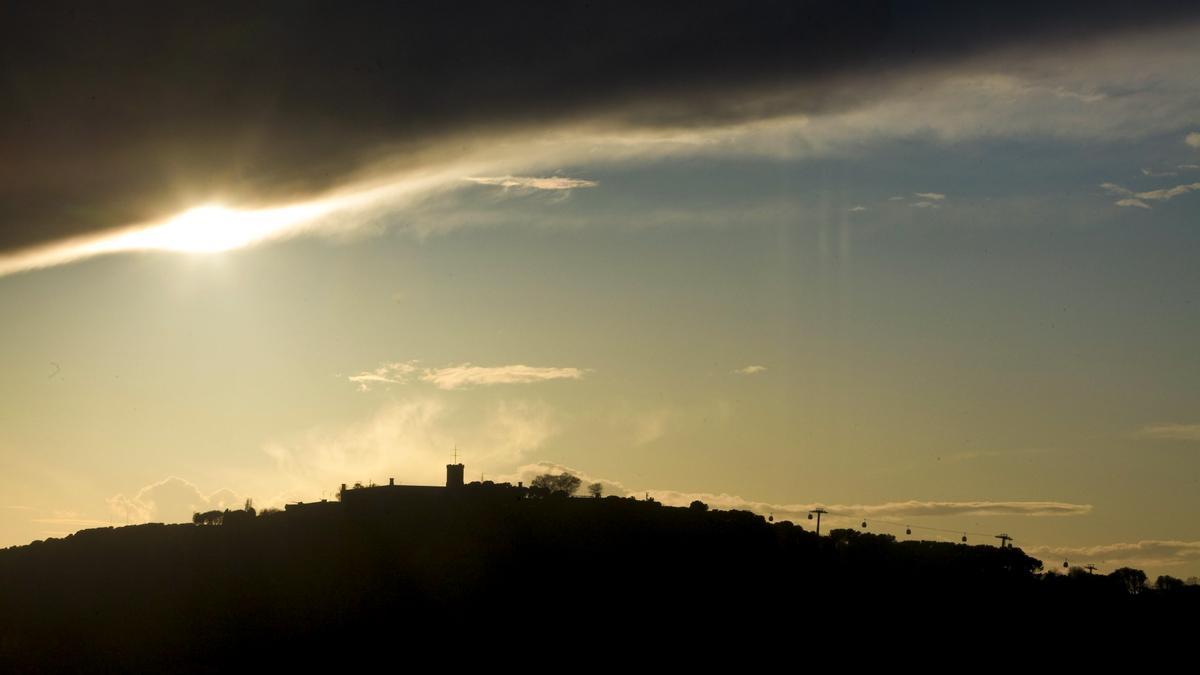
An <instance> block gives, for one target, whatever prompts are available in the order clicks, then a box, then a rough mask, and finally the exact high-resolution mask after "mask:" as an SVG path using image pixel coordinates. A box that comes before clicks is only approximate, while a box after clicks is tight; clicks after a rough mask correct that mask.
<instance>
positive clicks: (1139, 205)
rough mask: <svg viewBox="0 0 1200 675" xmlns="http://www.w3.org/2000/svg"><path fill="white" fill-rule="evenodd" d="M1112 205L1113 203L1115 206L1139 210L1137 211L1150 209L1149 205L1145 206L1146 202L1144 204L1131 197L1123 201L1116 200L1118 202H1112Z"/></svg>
mask: <svg viewBox="0 0 1200 675" xmlns="http://www.w3.org/2000/svg"><path fill="white" fill-rule="evenodd" d="M1114 203H1115V204H1116V205H1117V206H1134V207H1137V208H1139V209H1148V208H1150V205H1149V204H1147V203H1146V202H1144V201H1142V200H1140V199H1134V198H1133V197H1126V198H1125V199H1118V200H1117V201H1116V202H1114Z"/></svg>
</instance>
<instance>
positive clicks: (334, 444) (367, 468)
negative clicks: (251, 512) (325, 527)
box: [263, 394, 561, 504]
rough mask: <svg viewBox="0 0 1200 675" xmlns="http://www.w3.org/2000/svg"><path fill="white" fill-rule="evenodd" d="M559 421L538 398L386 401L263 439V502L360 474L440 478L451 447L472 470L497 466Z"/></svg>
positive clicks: (323, 489)
mask: <svg viewBox="0 0 1200 675" xmlns="http://www.w3.org/2000/svg"><path fill="white" fill-rule="evenodd" d="M560 427H561V424H560V421H559V416H558V414H557V413H556V412H555V411H554V409H553V408H551V407H550V406H548V405H546V404H544V403H541V402H537V401H523V400H503V401H497V402H494V403H491V404H489V405H488V406H486V407H485V408H484V409H482V410H478V409H473V408H470V407H469V406H464V405H462V404H460V403H458V402H456V401H454V400H449V399H447V398H446V397H439V396H438V395H437V394H434V395H429V396H420V397H413V398H408V399H405V400H400V401H394V402H390V403H388V404H387V405H385V406H383V407H382V408H380V409H379V410H378V411H376V412H375V413H374V414H373V415H372V416H370V417H369V418H366V419H363V420H360V421H358V422H356V423H354V424H351V425H348V426H339V427H335V428H325V427H314V428H312V429H309V430H308V431H306V432H304V433H303V434H300V435H299V436H298V437H295V438H290V439H279V440H276V441H273V442H271V443H269V444H267V445H266V446H264V448H263V451H264V453H265V454H266V455H267V456H268V457H269V458H270V459H271V460H272V461H273V462H274V464H275V470H274V471H273V472H272V474H273V476H272V479H271V481H272V482H271V483H270V487H269V489H270V490H271V491H273V495H274V496H272V497H268V498H267V499H265V500H264V503H266V504H281V503H285V502H288V501H296V500H312V499H314V498H315V497H317V496H319V495H322V494H331V492H330V491H331V490H332V489H333V488H335V487H336V486H337V485H338V484H340V483H344V482H354V481H359V480H362V481H369V480H379V481H383V480H386V479H387V478H389V477H396V478H397V480H398V481H403V482H405V483H410V484H427V485H439V484H441V483H442V481H443V480H444V479H445V476H444V474H443V473H442V469H441V467H442V466H444V465H445V464H446V463H447V462H448V461H449V460H450V457H451V455H450V452H451V450H452V449H453V448H455V447H458V448H459V449H460V450H462V455H460V458H462V459H463V460H464V461H465V463H467V464H469V465H470V467H471V471H472V475H476V474H475V473H474V472H476V471H487V472H489V473H490V472H493V471H497V472H498V471H501V470H504V469H507V468H508V467H511V466H513V465H514V464H517V463H519V462H521V461H522V460H523V458H524V457H525V456H526V455H527V454H528V453H530V452H532V451H534V450H536V449H538V448H540V447H541V446H542V445H544V444H545V443H546V441H547V440H549V439H550V438H552V437H553V436H555V435H556V434H557V433H558V432H559V429H560ZM264 491H267V490H266V488H264Z"/></svg>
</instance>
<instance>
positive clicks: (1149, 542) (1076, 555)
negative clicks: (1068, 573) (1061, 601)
mask: <svg viewBox="0 0 1200 675" xmlns="http://www.w3.org/2000/svg"><path fill="white" fill-rule="evenodd" d="M1023 549H1024V551H1025V552H1026V553H1028V554H1029V555H1032V556H1034V557H1036V558H1040V559H1041V560H1043V561H1044V562H1046V563H1049V564H1050V565H1052V566H1057V565H1056V563H1060V562H1061V561H1062V560H1066V561H1068V562H1070V563H1073V564H1078V565H1086V564H1094V565H1098V566H1100V567H1101V568H1114V567H1125V566H1133V567H1171V566H1175V565H1184V564H1187V563H1192V562H1195V561H1196V560H1198V559H1200V541H1180V540H1174V539H1166V540H1162V539H1146V540H1142V541H1137V542H1122V543H1115V544H1101V545H1097V546H1026V547H1023ZM1108 571H1111V569H1109V570H1108Z"/></svg>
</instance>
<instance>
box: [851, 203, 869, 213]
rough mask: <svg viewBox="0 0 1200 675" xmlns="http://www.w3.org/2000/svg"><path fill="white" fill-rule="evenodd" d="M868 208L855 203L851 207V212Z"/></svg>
mask: <svg viewBox="0 0 1200 675" xmlns="http://www.w3.org/2000/svg"><path fill="white" fill-rule="evenodd" d="M866 210H867V207H865V206H863V205H862V204H855V205H854V206H851V207H850V212H851V213H856V212H859V211H866Z"/></svg>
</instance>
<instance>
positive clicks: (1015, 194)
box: [0, 1, 1200, 578]
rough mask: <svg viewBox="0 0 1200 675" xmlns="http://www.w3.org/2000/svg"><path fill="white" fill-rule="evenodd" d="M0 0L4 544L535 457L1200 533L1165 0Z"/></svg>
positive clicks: (622, 489)
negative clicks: (528, 8) (535, 3)
mask: <svg viewBox="0 0 1200 675" xmlns="http://www.w3.org/2000/svg"><path fill="white" fill-rule="evenodd" d="M603 4H604V6H603V7H599V8H597V7H591V6H589V5H586V4H575V3H565V4H557V5H556V6H555V7H554V8H553V9H544V10H541V11H542V12H544V13H540V14H539V13H528V12H518V11H516V10H514V9H512V8H510V7H508V6H504V7H498V6H489V5H485V4H479V5H474V4H470V3H468V4H466V5H464V6H463V7H461V8H458V10H459V11H455V12H453V13H448V12H447V10H446V8H445V7H444V6H434V5H433V4H430V5H428V6H426V5H417V6H407V7H404V8H397V7H379V8H373V9H369V10H361V11H355V12H347V11H346V10H345V9H344V8H341V7H339V6H337V5H336V4H323V3H312V4H305V5H294V4H292V3H269V2H268V3H261V4H257V5H253V6H244V5H243V4H237V5H235V4H229V5H225V4H222V3H211V4H206V5H203V6H199V5H197V6H194V7H186V6H167V7H164V6H161V5H156V4H150V3H147V4H145V5H141V4H139V3H132V4H122V5H121V6H120V7H115V8H114V7H105V6H103V5H100V4H97V5H94V6H93V5H88V6H77V5H72V4H62V5H59V4H56V3H36V4H23V3H14V4H12V5H6V7H5V8H4V9H2V10H0V95H2V97H3V100H4V101H5V102H6V103H5V105H4V107H3V111H0V326H2V327H3V332H2V333H0V335H2V336H3V337H2V338H0V466H2V467H3V471H0V491H2V494H3V497H2V498H0V546H8V545H20V544H25V543H28V542H30V541H33V540H37V539H44V538H47V537H61V536H65V535H66V534H68V533H70V532H74V531H77V530H79V529H83V528H88V527H97V526H105V525H110V524H111V525H124V524H127V523H130V524H132V523H142V522H182V521H186V520H189V519H190V517H191V514H192V513H193V512H194V511H197V510H208V509H210V508H225V507H227V506H235V507H236V506H240V505H241V504H242V503H243V502H244V501H245V499H247V498H252V499H253V500H254V504H255V505H256V506H258V507H259V508H263V507H268V506H275V507H278V506H282V505H283V504H285V503H288V502H294V501H313V500H318V499H321V498H332V497H333V496H334V495H335V494H336V490H337V488H338V486H339V485H340V484H341V483H353V482H356V481H362V482H369V481H375V482H380V483H381V482H383V481H385V480H387V479H388V478H395V479H396V481H397V482H399V483H409V484H439V483H441V481H442V480H443V479H444V475H445V469H444V466H445V464H447V463H449V462H451V461H452V460H453V457H454V452H455V451H456V450H457V453H458V456H459V457H460V458H461V461H463V462H464V463H465V464H466V471H467V477H468V479H479V478H481V477H482V478H485V479H488V480H510V481H518V480H524V481H528V480H529V479H530V478H532V477H533V476H536V475H538V474H540V473H545V472H548V471H549V472H559V471H571V472H572V473H575V474H577V475H579V476H581V477H582V478H583V479H584V481H585V482H586V483H593V482H600V483H602V484H603V486H604V490H605V493H606V494H618V495H636V496H641V497H645V496H651V497H653V498H655V499H658V500H660V501H663V502H664V503H668V504H680V505H686V504H688V503H690V502H691V501H692V500H694V499H700V500H702V501H705V502H706V503H708V504H709V505H710V506H713V507H717V508H741V509H749V510H753V511H755V512H758V513H761V514H763V515H771V516H773V517H774V518H775V519H776V520H781V519H791V520H793V521H795V522H799V523H801V524H802V525H804V526H805V527H811V525H812V523H810V522H809V521H808V520H807V513H808V511H810V510H812V509H814V508H817V507H823V508H824V509H826V510H828V511H829V512H830V515H828V516H826V519H825V520H823V521H822V525H823V527H824V528H829V527H859V528H861V526H862V522H864V521H865V522H866V523H867V530H868V531H873V532H882V533H888V534H895V535H897V536H898V537H899V538H907V537H908V535H906V534H905V530H906V529H907V528H912V530H913V535H912V536H913V537H915V538H925V539H938V540H943V541H960V540H961V538H962V537H963V536H966V537H967V538H968V541H969V543H994V542H995V539H994V538H993V537H994V535H996V534H1001V533H1007V534H1009V535H1011V536H1012V537H1013V538H1014V540H1015V544H1016V545H1017V546H1020V547H1021V548H1023V549H1024V550H1026V551H1027V552H1029V553H1030V554H1032V555H1035V556H1037V557H1039V558H1041V559H1042V560H1044V561H1045V562H1046V566H1047V567H1048V568H1056V569H1061V567H1062V564H1063V562H1064V561H1067V562H1069V563H1070V564H1071V565H1086V564H1095V565H1097V566H1098V567H1099V568H1100V569H1101V571H1111V570H1112V569H1115V568H1117V567H1121V566H1126V565H1130V566H1135V567H1140V568H1142V569H1145V570H1146V571H1147V572H1148V573H1150V574H1151V575H1152V577H1153V576H1154V575H1157V574H1171V575H1173V576H1177V577H1181V578H1186V577H1190V576H1196V575H1200V520H1198V519H1197V514H1200V359H1198V358H1197V357H1196V345H1197V344H1200V264H1197V260H1200V229H1198V227H1197V223H1198V222H1200V219H1198V216H1200V112H1198V111H1200V47H1198V46H1197V45H1200V9H1195V8H1193V6H1192V4H1191V3H1176V2H1142V3H1137V6H1136V7H1133V6H1127V5H1126V4H1123V3H1116V2H1091V3H1077V2H1050V3H1037V4H1036V5H1032V4H1031V5H1025V4H1023V3H1012V2H1008V3H992V2H979V3H937V2H872V1H862V2H841V3H826V2H793V3H786V2H779V3H763V4H756V3H728V4H726V3H711V4H709V3H700V4H698V5H696V6H694V7H693V6H689V7H688V8H687V9H686V10H685V9H679V8H677V7H676V8H664V7H657V6H654V5H653V4H648V3H603Z"/></svg>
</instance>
